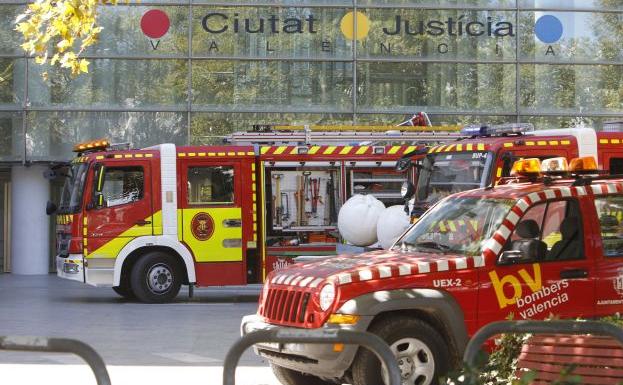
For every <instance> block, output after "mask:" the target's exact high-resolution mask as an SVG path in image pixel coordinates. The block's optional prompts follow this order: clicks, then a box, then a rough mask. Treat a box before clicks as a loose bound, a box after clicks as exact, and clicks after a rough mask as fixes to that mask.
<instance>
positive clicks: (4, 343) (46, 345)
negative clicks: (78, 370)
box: [0, 336, 110, 385]
mask: <svg viewBox="0 0 623 385" xmlns="http://www.w3.org/2000/svg"><path fill="white" fill-rule="evenodd" d="M0 350H8V351H20V352H45V353H69V354H75V355H77V356H78V357H80V358H82V359H83V360H84V361H85V362H86V363H87V365H89V367H90V368H91V370H92V371H93V374H94V375H95V380H96V381H97V385H110V376H109V375H108V371H107V370H106V364H105V363H104V360H102V357H101V356H100V355H99V354H98V353H97V352H96V351H95V349H93V348H92V347H91V346H89V345H87V344H85V343H84V342H82V341H78V340H72V339H67V338H47V337H25V336H0Z"/></svg>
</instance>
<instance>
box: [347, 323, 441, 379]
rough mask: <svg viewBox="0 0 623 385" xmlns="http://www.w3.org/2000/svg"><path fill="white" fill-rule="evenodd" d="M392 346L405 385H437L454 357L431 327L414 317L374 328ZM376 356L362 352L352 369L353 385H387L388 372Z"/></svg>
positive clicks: (359, 353)
mask: <svg viewBox="0 0 623 385" xmlns="http://www.w3.org/2000/svg"><path fill="white" fill-rule="evenodd" d="M370 332H372V333H374V334H376V335H378V336H379V337H381V338H382V339H383V340H384V341H385V342H387V344H388V345H389V346H390V349H391V350H392V352H393V353H394V354H395V355H396V358H397V360H398V367H399V368H400V374H401V378H402V384H405V385H437V384H439V377H440V376H443V375H444V374H446V373H447V372H448V370H449V362H450V353H449V351H448V346H447V344H446V343H445V341H444V339H443V337H442V336H441V335H440V334H439V332H438V331H437V330H435V328H433V327H432V326H431V325H430V324H428V323H426V322H424V321H422V320H419V319H417V318H412V317H400V316H399V317H391V318H385V319H383V320H382V321H380V322H379V323H377V324H375V325H373V326H372V328H370ZM380 366H381V363H380V362H379V360H378V359H377V358H376V356H375V355H374V353H372V352H371V351H369V350H367V349H359V351H358V352H357V355H356V356H355V360H354V361H353V365H352V375H353V385H365V384H383V383H385V384H387V382H388V381H387V380H386V377H387V374H386V370H385V369H381V367H380Z"/></svg>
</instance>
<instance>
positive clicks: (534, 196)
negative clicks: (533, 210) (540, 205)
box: [528, 193, 541, 204]
mask: <svg viewBox="0 0 623 385" xmlns="http://www.w3.org/2000/svg"><path fill="white" fill-rule="evenodd" d="M528 198H530V200H531V201H532V203H533V204H534V203H537V202H540V201H541V196H540V195H539V194H538V193H532V194H529V195H528Z"/></svg>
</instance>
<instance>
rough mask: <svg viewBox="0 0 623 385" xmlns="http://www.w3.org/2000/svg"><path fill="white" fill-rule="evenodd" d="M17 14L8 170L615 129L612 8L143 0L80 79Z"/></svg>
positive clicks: (586, 0) (542, 1)
mask: <svg viewBox="0 0 623 385" xmlns="http://www.w3.org/2000/svg"><path fill="white" fill-rule="evenodd" d="M24 5H25V3H20V2H19V1H15V0H10V1H0V133H1V134H2V136H1V138H2V139H0V161H3V162H6V161H10V162H11V161H12V162H20V161H25V162H30V161H58V160H66V159H67V158H68V157H70V156H71V153H70V150H71V146H72V144H73V143H76V142H79V141H84V140H89V139H95V138H99V137H107V138H110V139H111V140H113V141H114V142H131V143H132V144H133V145H134V146H137V147H142V146H148V145H153V144H156V143H162V142H173V143H177V144H210V143H219V142H220V141H221V138H222V136H223V135H226V134H228V133H230V132H233V131H237V130H247V129H249V128H250V127H251V125H252V124H258V123H262V124H265V123H279V124H290V123H299V124H301V123H316V124H343V123H351V122H355V123H361V124H393V123H396V122H398V121H401V120H402V119H404V117H405V116H406V115H408V114H411V113H413V112H417V111H427V112H428V113H429V115H430V116H431V118H432V120H433V122H434V123H435V124H455V123H472V122H483V121H484V122H502V121H515V120H519V121H530V122H533V123H535V125H536V126H537V128H556V127H562V126H569V125H576V124H585V125H589V126H594V127H596V128H597V129H600V128H601V127H602V125H603V122H604V121H606V120H610V119H613V118H620V117H621V116H622V115H623V45H621V41H623V29H622V27H621V26H623V0H582V1H580V0H462V1H461V0H443V1H431V0H350V1H346V0H332V1H328V0H299V1H294V0H282V1H278V0H262V1H260V0H241V1H236V2H225V1H210V0H203V1H198V0H186V1H181V0H160V1H156V0H143V1H141V2H140V3H138V2H136V3H133V4H127V5H126V4H124V5H118V6H102V7H101V13H100V16H99V22H100V24H101V25H102V26H103V27H104V30H103V31H102V33H101V35H100V41H99V42H98V44H97V45H96V46H94V47H92V48H90V49H89V51H88V52H87V53H86V57H87V58H88V59H89V60H90V61H91V67H90V71H89V74H85V75H82V76H80V77H78V78H77V79H72V78H71V77H69V76H67V75H66V74H63V73H58V72H57V71H55V70H50V69H48V68H44V67H41V66H39V65H36V64H35V63H34V61H33V59H32V58H28V57H25V56H24V55H23V53H22V52H21V51H20V49H19V41H20V36H19V35H18V34H17V33H16V32H14V31H13V28H14V24H13V20H14V19H15V16H16V15H17V14H18V13H19V12H20V10H22V9H23V7H24ZM43 71H49V74H50V77H49V78H50V80H49V81H44V80H43V79H42V78H41V76H40V74H41V72H43Z"/></svg>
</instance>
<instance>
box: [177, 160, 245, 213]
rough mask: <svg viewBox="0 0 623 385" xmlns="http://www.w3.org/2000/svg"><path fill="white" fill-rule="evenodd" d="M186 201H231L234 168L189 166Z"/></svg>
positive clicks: (232, 200)
mask: <svg viewBox="0 0 623 385" xmlns="http://www.w3.org/2000/svg"><path fill="white" fill-rule="evenodd" d="M187 199H188V203H190V204H191V205H194V204H209V203H233V202H234V168H233V167H229V166H214V167H189V168H188V197H187Z"/></svg>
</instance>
